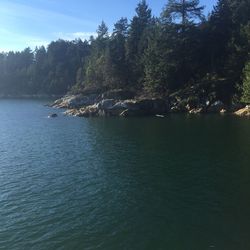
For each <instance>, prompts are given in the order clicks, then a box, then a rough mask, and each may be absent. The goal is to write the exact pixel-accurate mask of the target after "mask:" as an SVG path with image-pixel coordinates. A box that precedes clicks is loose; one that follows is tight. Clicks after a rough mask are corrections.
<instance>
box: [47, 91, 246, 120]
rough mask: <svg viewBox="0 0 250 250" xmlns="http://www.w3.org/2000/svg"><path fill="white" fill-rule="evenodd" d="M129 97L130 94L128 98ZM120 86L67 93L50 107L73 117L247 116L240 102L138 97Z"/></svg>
mask: <svg viewBox="0 0 250 250" xmlns="http://www.w3.org/2000/svg"><path fill="white" fill-rule="evenodd" d="M129 97H130V98H129ZM131 97H132V94H131V93H128V91H126V92H125V91H122V90H112V91H107V92H104V93H102V94H95V93H90V94H89V93H88V94H85V95H84V94H77V95H66V96H64V97H62V98H59V99H57V100H55V101H54V102H53V103H52V104H50V105H49V106H50V107H53V108H58V109H66V111H65V112H64V114H65V115H69V116H76V117H112V116H113V117H114V116H119V117H140V116H157V117H159V118H160V117H165V116H166V115H168V114H173V113H183V114H194V115H197V114H221V115H225V114H231V115H236V116H249V117H250V106H248V105H247V106H244V105H242V104H234V105H230V106H229V105H225V104H224V103H223V102H222V101H220V100H214V101H208V100H205V101H204V102H196V103H193V102H192V101H193V100H190V101H189V99H191V98H190V97H188V98H187V100H183V99H181V98H177V97H174V96H170V97H165V98H163V97H162V98H161V97H158V98H152V97H151V98H150V97H148V98H147V97H137V96H134V97H133V98H131Z"/></svg>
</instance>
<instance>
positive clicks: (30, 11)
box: [0, 2, 97, 27]
mask: <svg viewBox="0 0 250 250" xmlns="http://www.w3.org/2000/svg"><path fill="white" fill-rule="evenodd" d="M0 13H1V14H4V15H8V16H9V17H13V18H25V19H29V20H30V21H36V22H41V20H46V22H49V21H56V23H61V24H63V23H70V24H77V25H82V26H85V27H86V26H88V27H96V26H97V24H96V22H93V21H91V20H83V19H81V18H78V17H75V16H72V15H69V14H67V15H66V14H63V13H60V12H56V11H52V10H47V9H41V8H36V7H32V6H29V5H26V4H19V3H10V2H6V3H5V4H4V5H3V4H1V6H0ZM53 23H54V22H51V25H53Z"/></svg>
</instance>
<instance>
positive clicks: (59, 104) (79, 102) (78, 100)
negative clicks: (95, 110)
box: [52, 94, 98, 109]
mask: <svg viewBox="0 0 250 250" xmlns="http://www.w3.org/2000/svg"><path fill="white" fill-rule="evenodd" d="M96 101H98V95H97V94H91V95H86V96H84V95H68V96H65V97H63V98H61V99H58V100H56V101H55V102H54V103H53V104H52V107H55V108H67V109H76V108H80V107H83V106H89V105H93V104H94V103H95V102H96Z"/></svg>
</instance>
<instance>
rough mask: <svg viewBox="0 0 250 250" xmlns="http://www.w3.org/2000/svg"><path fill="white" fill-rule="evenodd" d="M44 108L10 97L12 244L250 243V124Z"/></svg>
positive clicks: (232, 249) (5, 195) (5, 225)
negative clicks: (67, 113)
mask: <svg viewBox="0 0 250 250" xmlns="http://www.w3.org/2000/svg"><path fill="white" fill-rule="evenodd" d="M43 104H44V102H43V101H34V100H33V101H32V100H29V101H28V100H1V101H0V249H1V250H2V249H4V250H5V249H8V250H9V249H10V250H16V249H18V250H19V249H25V250H26V249H34V250H42V249H46V250H50V249H51V250H52V249H53V250H54V249H102V250H103V249H104V250H105V249H107V250H110V249H111V250H112V249H114V250H117V249H129V250H130V249H136V250H137V249H139V250H140V249H150V250H151V249H152V250H158V249H170V250H196V249H197V250H203V249H219V250H224V249H225V250H247V249H250V238H249V235H250V226H249V222H250V199H249V197H250V164H249V162H250V151H249V149H250V119H244V118H235V117H231V116H225V117H220V116H213V115H210V116H185V115H175V116H169V117H167V118H165V119H161V118H131V119H123V118H108V119H101V118H96V119H83V118H82V119H81V118H72V117H64V116H63V115H62V114H59V117H58V118H56V119H48V118H47V115H48V114H49V113H51V112H54V111H53V110H51V109H50V108H47V107H44V106H43ZM56 112H61V111H58V110H56Z"/></svg>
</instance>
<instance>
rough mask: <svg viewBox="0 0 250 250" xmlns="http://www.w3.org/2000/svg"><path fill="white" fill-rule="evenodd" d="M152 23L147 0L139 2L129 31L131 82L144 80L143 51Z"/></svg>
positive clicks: (138, 82) (128, 55) (128, 46)
mask: <svg viewBox="0 0 250 250" xmlns="http://www.w3.org/2000/svg"><path fill="white" fill-rule="evenodd" d="M151 23H152V14H151V9H149V7H148V5H147V3H146V1H145V0H142V1H141V2H139V4H138V6H137V8H136V15H135V16H134V17H133V19H132V22H131V24H130V27H129V31H128V34H129V35H128V41H127V61H128V62H129V66H130V67H129V70H130V74H129V75H130V79H129V81H130V83H131V84H134V85H136V84H140V83H142V82H143V72H144V67H143V63H142V59H143V53H144V50H145V49H146V47H147V39H146V37H147V35H146V33H147V29H148V28H149V26H150V24H151Z"/></svg>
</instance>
